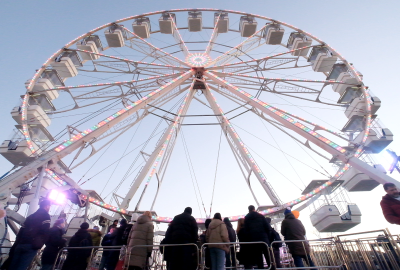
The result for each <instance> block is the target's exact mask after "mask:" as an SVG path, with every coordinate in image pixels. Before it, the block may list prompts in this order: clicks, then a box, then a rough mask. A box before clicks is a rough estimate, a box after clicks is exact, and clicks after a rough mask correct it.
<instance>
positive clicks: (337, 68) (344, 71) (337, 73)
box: [326, 63, 362, 95]
mask: <svg viewBox="0 0 400 270" xmlns="http://www.w3.org/2000/svg"><path fill="white" fill-rule="evenodd" d="M358 75H359V76H360V77H361V78H362V74H361V73H359V72H358ZM326 79H327V80H335V81H341V82H344V84H343V83H335V84H333V85H332V89H333V91H335V92H337V93H339V94H340V95H342V94H343V93H344V92H345V91H346V90H347V88H348V87H355V86H357V84H358V82H357V79H356V78H354V77H353V76H352V75H350V73H349V69H348V67H347V66H346V64H344V63H337V64H334V65H333V67H332V70H331V71H330V73H329V75H328V77H327V78H326Z"/></svg>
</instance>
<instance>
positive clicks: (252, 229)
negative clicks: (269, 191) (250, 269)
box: [244, 205, 272, 269]
mask: <svg viewBox="0 0 400 270" xmlns="http://www.w3.org/2000/svg"><path fill="white" fill-rule="evenodd" d="M248 209H249V213H248V214H247V215H246V217H245V218H244V227H245V229H246V231H247V234H248V237H249V239H250V242H260V241H261V242H264V243H266V244H267V245H268V246H269V245H270V242H269V236H270V234H271V231H272V228H271V225H270V224H268V223H267V221H266V219H265V217H264V216H263V215H261V214H260V213H258V212H257V211H256V208H255V207H254V205H250V206H249V207H248ZM268 246H266V245H265V244H251V245H250V246H249V250H250V252H249V253H250V254H251V257H250V258H249V264H250V265H257V267H258V269H264V261H263V255H264V257H265V261H266V262H267V264H268V265H270V263H271V262H270V256H269V252H268Z"/></svg>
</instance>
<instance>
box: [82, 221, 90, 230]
mask: <svg viewBox="0 0 400 270" xmlns="http://www.w3.org/2000/svg"><path fill="white" fill-rule="evenodd" d="M80 227H81V229H83V230H87V229H89V223H87V222H83V223H82V224H81V226H80Z"/></svg>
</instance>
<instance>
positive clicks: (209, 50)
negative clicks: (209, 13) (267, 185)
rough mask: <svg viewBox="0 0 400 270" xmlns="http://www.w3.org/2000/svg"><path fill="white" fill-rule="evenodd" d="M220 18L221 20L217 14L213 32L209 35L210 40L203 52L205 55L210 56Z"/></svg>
mask: <svg viewBox="0 0 400 270" xmlns="http://www.w3.org/2000/svg"><path fill="white" fill-rule="evenodd" d="M220 18H221V13H219V14H218V17H217V21H216V22H215V23H214V28H213V32H212V34H211V37H210V40H209V41H208V45H207V47H206V50H205V51H204V53H205V54H210V52H211V50H212V48H213V47H214V43H215V40H216V39H217V37H218V23H219V19H220Z"/></svg>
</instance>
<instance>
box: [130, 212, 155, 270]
mask: <svg viewBox="0 0 400 270" xmlns="http://www.w3.org/2000/svg"><path fill="white" fill-rule="evenodd" d="M153 237H154V225H153V222H152V221H151V219H150V217H148V216H145V215H142V216H140V217H139V218H138V219H137V222H136V224H135V225H133V227H132V229H131V231H130V233H129V237H128V252H129V251H130V256H129V255H128V256H126V257H125V258H126V260H128V259H129V262H127V263H129V266H137V267H140V268H143V269H144V268H145V267H146V259H147V254H148V253H150V252H151V251H152V250H153V248H152V247H137V248H134V246H137V245H150V246H151V245H153Z"/></svg>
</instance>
